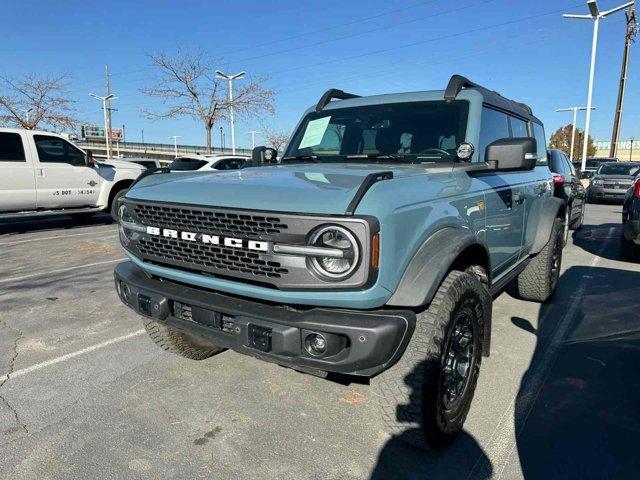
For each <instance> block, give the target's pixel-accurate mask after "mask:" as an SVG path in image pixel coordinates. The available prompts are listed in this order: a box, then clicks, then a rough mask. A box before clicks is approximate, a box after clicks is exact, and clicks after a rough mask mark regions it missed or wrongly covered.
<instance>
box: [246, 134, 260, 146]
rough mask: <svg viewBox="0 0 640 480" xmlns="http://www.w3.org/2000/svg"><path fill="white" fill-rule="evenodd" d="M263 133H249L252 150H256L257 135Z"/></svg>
mask: <svg viewBox="0 0 640 480" xmlns="http://www.w3.org/2000/svg"><path fill="white" fill-rule="evenodd" d="M261 133H262V132H257V131H255V130H251V131H250V132H247V135H251V149H254V148H256V135H259V134H261Z"/></svg>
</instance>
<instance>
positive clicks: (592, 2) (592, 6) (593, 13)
mask: <svg viewBox="0 0 640 480" xmlns="http://www.w3.org/2000/svg"><path fill="white" fill-rule="evenodd" d="M634 4H635V0H634V1H631V2H627V3H625V4H624V5H619V6H617V7H615V8H612V9H611V10H607V11H605V12H601V11H600V10H599V9H598V4H597V2H596V0H589V1H588V2H587V6H588V7H589V12H590V14H589V15H574V14H568V13H565V14H564V15H562V16H563V17H564V18H575V19H579V20H593V38H592V40H591V62H590V66H589V87H588V89H587V118H586V119H585V125H584V143H583V145H582V170H583V171H584V170H585V168H586V165H587V147H588V146H589V127H590V126H591V102H592V98H593V77H594V74H595V68H596V49H597V47H598V27H599V25H600V19H601V18H605V17H607V16H608V15H611V14H612V13H615V12H618V11H620V10H623V9H625V8H627V7H629V6H631V5H634Z"/></svg>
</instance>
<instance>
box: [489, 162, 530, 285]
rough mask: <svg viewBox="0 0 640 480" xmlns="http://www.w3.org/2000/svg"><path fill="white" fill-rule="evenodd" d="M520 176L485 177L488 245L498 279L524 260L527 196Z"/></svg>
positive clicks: (505, 174)
mask: <svg viewBox="0 0 640 480" xmlns="http://www.w3.org/2000/svg"><path fill="white" fill-rule="evenodd" d="M520 177H521V175H520V174H519V173H500V174H498V173H496V174H493V175H492V174H489V175H485V176H483V177H482V180H483V181H484V182H485V183H486V184H487V185H488V186H489V187H490V188H487V189H486V190H485V202H486V211H487V215H486V221H487V223H486V237H485V238H486V243H487V246H488V248H489V256H490V259H491V267H492V270H493V275H494V276H499V275H500V274H501V273H503V272H505V271H506V270H508V269H509V267H511V266H512V265H513V264H514V263H516V262H517V261H518V259H519V256H520V251H521V249H522V245H523V241H524V213H525V192H524V189H523V187H522V186H520V185H518V183H519V182H520V180H521V178H520Z"/></svg>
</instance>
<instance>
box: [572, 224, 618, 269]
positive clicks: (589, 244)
mask: <svg viewBox="0 0 640 480" xmlns="http://www.w3.org/2000/svg"><path fill="white" fill-rule="evenodd" d="M621 229H622V223H603V224H600V225H598V226H597V227H596V228H589V229H582V230H579V231H577V232H574V233H573V244H574V245H575V246H576V247H578V248H581V249H583V250H584V251H586V252H589V253H591V254H593V255H596V256H599V257H602V258H606V259H607V260H620V246H619V243H620V242H619V238H620V234H621ZM607 239H610V240H609V242H610V243H611V246H610V248H606V249H605V250H604V252H603V251H601V250H602V242H605V241H607ZM614 245H615V246H614Z"/></svg>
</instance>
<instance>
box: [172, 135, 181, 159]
mask: <svg viewBox="0 0 640 480" xmlns="http://www.w3.org/2000/svg"><path fill="white" fill-rule="evenodd" d="M169 138H173V151H174V153H175V156H176V158H177V157H178V139H179V138H182V136H181V135H171V136H170V137H169Z"/></svg>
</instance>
